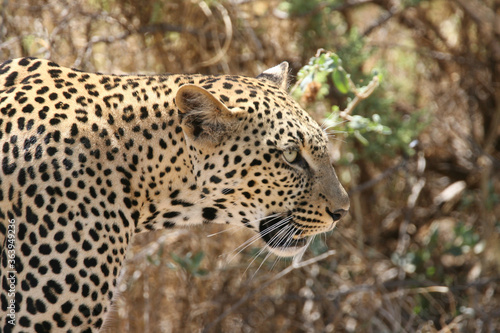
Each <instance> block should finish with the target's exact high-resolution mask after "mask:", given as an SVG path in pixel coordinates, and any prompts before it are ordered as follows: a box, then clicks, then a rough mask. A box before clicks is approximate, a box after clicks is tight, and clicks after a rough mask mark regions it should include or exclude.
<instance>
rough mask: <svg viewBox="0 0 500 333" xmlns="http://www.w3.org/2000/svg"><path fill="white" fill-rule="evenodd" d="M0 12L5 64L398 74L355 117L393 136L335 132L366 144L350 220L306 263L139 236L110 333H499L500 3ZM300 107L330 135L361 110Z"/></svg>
mask: <svg viewBox="0 0 500 333" xmlns="http://www.w3.org/2000/svg"><path fill="white" fill-rule="evenodd" d="M0 11H1V22H2V23H1V24H0V60H2V61H3V60H6V59H8V58H14V57H20V56H28V55H31V56H37V57H44V58H50V59H52V60H54V61H56V62H58V63H60V64H62V65H66V66H75V67H78V68H81V69H83V70H88V71H101V72H113V73H130V72H134V73H153V72H154V73H159V72H177V73H180V72H198V73H210V74H214V73H233V74H246V75H255V74H258V73H259V72H260V71H262V70H263V69H265V68H267V67H270V66H273V65H275V64H277V63H279V62H281V61H283V60H287V61H289V62H290V63H291V65H292V68H293V73H295V74H296V73H297V70H298V69H299V68H300V67H302V66H303V65H305V64H306V63H307V61H308V59H309V57H311V56H313V55H314V54H315V53H316V50H317V49H318V48H325V49H328V50H331V51H334V52H336V53H338V54H339V55H340V56H341V57H342V59H343V61H344V62H343V64H344V67H345V68H346V69H347V70H348V71H349V72H350V73H352V77H353V79H354V80H355V82H356V83H359V82H361V80H362V79H366V77H368V73H369V72H370V71H371V70H372V69H373V68H374V67H377V68H378V69H379V70H380V71H382V72H383V74H384V80H383V83H382V85H381V86H380V87H379V88H378V89H377V91H376V93H375V94H374V95H373V96H372V97H370V98H369V99H367V100H366V101H363V102H362V103H360V105H359V106H358V107H357V108H356V110H354V114H360V115H363V116H366V117H371V116H372V115H373V114H375V113H377V114H380V116H381V117H382V120H381V122H382V123H383V124H384V125H387V126H388V127H389V128H390V129H391V131H392V133H391V134H389V135H382V134H379V133H373V132H371V133H370V132H366V133H361V135H362V136H363V137H364V138H365V139H366V140H367V141H368V142H369V144H368V145H364V144H363V143H362V138H360V137H359V136H357V135H358V134H360V133H354V132H352V131H349V130H348V128H347V126H346V125H345V124H344V125H340V126H339V127H338V128H337V129H340V130H346V131H347V132H348V133H353V135H347V134H339V135H337V137H336V138H337V139H340V140H343V141H339V140H337V141H334V143H335V147H336V148H335V150H334V152H333V153H334V155H335V156H336V159H337V170H338V173H339V175H340V177H341V180H342V182H343V183H344V184H345V186H346V187H347V188H348V189H349V190H350V194H351V202H352V208H351V214H350V216H349V217H347V218H346V219H345V220H344V221H343V222H342V223H341V225H340V226H339V228H338V229H337V230H335V231H334V232H333V233H332V234H330V235H327V236H326V237H324V236H321V237H317V239H316V240H315V241H314V242H313V244H312V248H311V249H310V250H309V251H308V252H307V253H306V255H305V256H304V258H303V260H305V261H303V262H302V263H299V264H298V266H291V264H292V263H291V262H290V261H287V260H278V259H276V258H274V257H271V258H266V257H265V255H260V254H259V248H258V246H259V244H252V245H251V246H250V247H248V248H246V249H245V250H243V251H242V252H241V253H240V254H237V255H235V256H234V258H232V257H233V254H234V252H233V251H234V249H236V248H237V247H238V246H239V245H240V244H242V243H243V242H244V241H245V240H246V239H248V238H249V237H250V236H251V234H250V233H249V232H246V231H244V230H243V231H240V230H234V229H232V230H228V231H225V232H222V233H220V234H217V235H214V236H212V237H207V234H215V233H218V232H221V231H223V230H224V228H223V227H220V226H205V227H203V228H193V229H186V230H177V231H174V232H172V231H169V232H158V233H150V234H144V235H140V237H137V239H136V241H135V242H134V244H133V246H132V247H131V248H130V253H129V260H128V265H127V266H126V269H125V271H124V274H123V279H122V281H121V284H120V286H119V289H120V292H121V295H120V297H119V298H118V300H117V302H116V310H115V311H114V313H113V314H112V316H111V318H110V320H109V322H108V325H107V328H108V331H109V332H199V331H203V332H333V331H338V332H342V331H348V332H416V331H420V332H436V331H440V332H450V331H451V332H455V331H457V332H458V331H460V332H494V331H499V330H500V321H499V320H498V317H499V316H500V278H499V273H498V272H499V268H500V259H499V258H500V239H499V238H500V237H499V236H500V83H499V78H500V18H499V16H500V1H499V0H434V1H419V0H346V1H340V0H339V1H335V0H328V1H319V0H314V1H308V0H290V1H288V2H286V1H283V2H280V1H264V0H261V1H257V0H253V1H252V0H250V1H249V0H239V1H238V0H227V1H222V0H221V1H218V0H206V1H202V0H192V1H181V0H173V1H160V0H145V1H134V0H81V1H72V0H67V1H63V0H61V1H56V0H24V1H13V0H10V1H9V0H7V1H3V2H2V3H1V4H0ZM309 88H310V89H312V88H318V87H317V86H310V87H309ZM302 102H303V103H304V106H305V108H306V109H307V110H309V111H310V112H311V114H312V115H313V116H314V117H315V118H317V119H318V121H322V120H323V119H324V118H325V117H326V116H327V113H328V112H329V111H330V105H332V104H338V105H339V106H340V108H341V109H342V108H344V107H345V106H346V103H347V102H348V100H347V99H346V96H345V95H342V94H340V93H339V92H338V91H335V89H331V90H330V92H329V93H328V94H326V95H323V96H321V93H319V92H318V91H317V90H314V92H313V93H311V91H308V92H307V94H306V98H302ZM360 139H361V140H360ZM414 140H418V141H414ZM411 142H412V144H411V147H410V146H409V145H410V143H411ZM258 254H259V255H258ZM230 258H232V260H230V261H229V260H228V259H230ZM308 260H310V261H308Z"/></svg>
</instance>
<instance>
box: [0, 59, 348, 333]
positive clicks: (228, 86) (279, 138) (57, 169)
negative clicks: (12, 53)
mask: <svg viewBox="0 0 500 333" xmlns="http://www.w3.org/2000/svg"><path fill="white" fill-rule="evenodd" d="M289 76H290V75H289V65H288V63H287V62H283V63H281V64H279V65H277V66H275V67H271V68H269V69H267V70H265V71H264V72H262V73H261V74H260V75H258V76H257V77H249V76H237V75H201V74H156V75H144V74H142V75H141V74H135V75H129V74H126V75H123V74H121V75H114V74H103V73H88V72H84V71H80V70H77V69H71V68H68V67H63V66H60V65H58V64H56V63H55V62H53V61H50V60H44V59H37V58H31V57H25V58H19V59H15V60H8V61H6V62H4V63H3V64H1V65H0V149H1V153H0V159H1V170H0V221H1V223H0V252H1V272H0V281H1V296H0V300H1V311H0V323H1V324H0V331H3V332H12V331H16V332H51V331H52V332H54V331H57V332H97V331H99V330H101V328H102V326H103V323H104V322H105V318H106V314H108V313H109V310H110V308H111V306H112V305H113V302H114V296H115V294H116V291H115V288H116V286H117V280H118V278H119V274H120V270H121V268H122V266H123V265H124V263H125V260H126V253H127V249H128V247H129V245H130V244H131V242H132V240H133V238H134V236H135V235H137V234H139V233H143V232H147V231H153V230H164V232H168V231H165V230H168V229H173V228H177V227H185V226H189V225H203V224H213V223H217V224H225V225H231V226H235V225H238V226H242V227H244V229H247V228H248V229H250V230H252V231H253V232H254V233H255V236H257V237H258V238H260V239H261V240H262V243H263V244H264V246H265V247H266V248H267V249H268V250H269V252H271V253H273V254H275V255H277V256H281V257H287V256H295V255H297V254H299V253H302V252H303V251H304V250H305V248H306V247H307V246H308V243H309V241H310V240H311V239H312V238H313V237H314V236H315V235H318V234H321V233H324V232H327V231H330V230H332V229H333V228H334V227H335V226H336V224H337V223H338V222H339V221H340V220H341V218H342V217H344V216H345V215H346V213H347V212H348V210H349V197H348V194H347V192H346V190H345V189H344V187H343V186H342V185H341V183H340V181H339V179H338V177H337V174H336V171H335V168H334V165H333V162H332V158H331V150H330V149H329V137H328V134H327V133H326V131H325V129H324V128H323V127H322V126H320V125H319V124H318V123H317V122H316V121H315V120H314V119H313V118H312V117H311V116H310V115H309V114H308V113H307V112H306V111H304V109H303V108H302V107H301V106H300V105H299V104H298V102H296V101H295V100H294V99H293V98H292V96H291V95H290V93H289V92H288V90H287V89H288V84H289V83H288V81H289ZM250 233H251V232H250Z"/></svg>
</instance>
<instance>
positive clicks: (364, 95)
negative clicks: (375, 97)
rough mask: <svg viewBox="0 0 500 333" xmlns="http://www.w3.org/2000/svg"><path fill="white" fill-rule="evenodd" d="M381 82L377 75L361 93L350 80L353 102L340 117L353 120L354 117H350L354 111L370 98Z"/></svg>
mask: <svg viewBox="0 0 500 333" xmlns="http://www.w3.org/2000/svg"><path fill="white" fill-rule="evenodd" d="M379 82H380V80H379V78H378V76H377V75H375V76H374V77H373V78H372V79H371V81H370V82H369V83H368V85H367V86H365V87H364V89H363V90H362V91H360V90H359V89H358V88H357V87H356V85H355V84H354V82H352V80H351V78H349V85H350V86H351V89H352V91H353V92H354V95H355V96H354V98H353V100H352V101H351V102H350V103H349V104H348V105H347V107H346V108H345V110H344V111H341V112H340V113H339V117H340V118H342V119H345V120H349V121H351V120H352V116H351V115H350V114H351V112H352V110H354V108H355V107H356V106H357V105H358V104H359V103H360V102H361V101H362V100H364V99H367V98H368V96H370V95H371V94H372V93H373V91H374V90H375V88H377V87H378V84H379Z"/></svg>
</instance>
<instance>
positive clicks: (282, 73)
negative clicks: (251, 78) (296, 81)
mask: <svg viewBox="0 0 500 333" xmlns="http://www.w3.org/2000/svg"><path fill="white" fill-rule="evenodd" d="M257 78H258V79H261V80H267V81H271V82H272V83H274V84H275V85H277V86H278V87H280V88H281V89H283V90H287V89H288V62H286V61H283V62H282V63H281V64H279V65H278V66H274V67H272V68H269V69H267V70H265V71H264V72H262V73H261V74H260V75H259V76H257Z"/></svg>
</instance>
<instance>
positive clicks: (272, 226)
mask: <svg viewBox="0 0 500 333" xmlns="http://www.w3.org/2000/svg"><path fill="white" fill-rule="evenodd" d="M276 215H277V216H276ZM259 233H260V236H261V238H262V239H263V240H264V242H266V244H267V246H268V248H269V251H270V252H272V253H274V254H275V255H277V256H280V257H291V256H294V255H296V254H298V253H300V252H302V251H304V249H305V247H306V246H307V245H308V241H307V237H300V238H299V237H297V236H299V235H300V234H301V230H299V229H297V228H296V227H295V226H294V224H293V215H291V214H272V215H271V217H269V218H266V219H263V220H262V221H261V222H260V224H259Z"/></svg>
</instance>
